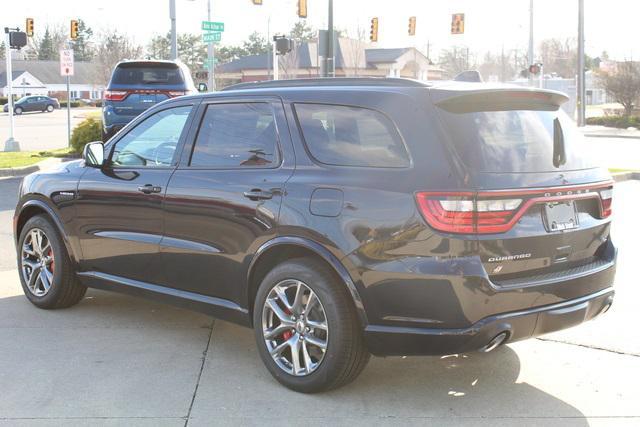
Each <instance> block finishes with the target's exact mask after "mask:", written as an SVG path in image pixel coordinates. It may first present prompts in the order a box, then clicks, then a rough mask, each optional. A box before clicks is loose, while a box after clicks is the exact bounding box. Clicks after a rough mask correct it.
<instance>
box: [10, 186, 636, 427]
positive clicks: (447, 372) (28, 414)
mask: <svg viewBox="0 0 640 427" xmlns="http://www.w3.org/2000/svg"><path fill="white" fill-rule="evenodd" d="M18 183H19V179H5V180H0V343H2V345H1V346H0V384H2V390H3V395H2V398H1V399H0V425H7V426H9V425H11V426H14V425H25V426H26V425H29V426H31V425H37V426H38V425H44V426H53V425H107V426H112V425H149V426H158V425H167V426H174V425H175V426H178V425H189V426H197V425H212V424H216V425H217V424H223V425H225V424H227V425H231V424H233V425H236V424H245V425H258V424H260V425H262V424H264V423H265V422H269V423H277V424H282V425H298V424H301V423H305V424H312V425H327V424H331V425H371V424H373V425H438V426H441V425H486V426H489V425H491V426H494V425H499V426H500V425H503V426H511V425H516V424H517V425H541V424H544V425H547V426H586V425H592V426H612V425H614V426H617V425H621V426H635V425H639V424H640V407H639V406H638V402H639V399H640V391H639V389H638V377H639V375H640V334H638V333H637V331H636V330H635V328H634V326H635V324H636V323H637V314H636V313H637V308H636V302H637V301H638V300H639V299H640V291H638V286H637V285H638V283H637V278H636V276H637V275H636V272H635V271H634V262H635V258H636V253H637V251H636V245H637V244H638V243H637V242H638V241H639V239H640V228H639V227H638V224H637V212H638V210H639V209H640V198H638V195H639V194H640V182H638V181H630V182H625V183H620V184H619V185H618V186H617V188H616V194H615V202H614V209H615V221H614V223H615V224H614V231H613V233H614V239H615V241H616V242H617V244H618V247H619V249H620V256H619V267H618V275H617V279H616V289H617V291H616V292H617V295H616V301H615V303H614V306H613V308H612V309H611V310H610V311H609V312H608V313H607V314H606V315H604V316H603V317H602V318H599V319H597V320H595V321H593V322H591V323H588V324H585V325H581V326H578V327H576V328H573V329H570V330H567V331H564V332H561V333H556V334H553V335H549V336H545V337H542V338H540V339H534V340H529V341H524V342H520V343H515V344H511V345H508V346H504V347H500V348H499V349H497V350H496V351H494V352H492V353H489V354H479V353H471V354H463V355H452V356H448V357H408V358H399V357H398V358H386V359H382V358H374V359H372V361H371V362H370V364H369V365H368V367H367V368H366V369H365V371H364V373H363V375H361V376H360V377H359V378H358V379H357V380H356V382H354V383H353V384H351V385H349V386H347V387H344V388H342V389H340V390H337V391H334V392H330V393H326V394H320V395H302V394H296V393H294V392H291V391H289V390H287V389H285V388H283V387H282V386H280V385H279V384H277V383H276V382H275V381H274V380H273V379H272V378H271V376H270V375H269V373H268V372H267V371H266V369H265V368H264V367H263V365H262V363H261V361H260V359H259V356H258V354H257V352H256V350H255V344H254V340H253V334H252V331H250V330H249V329H244V328H241V327H237V326H235V325H231V324H229V323H225V322H222V321H214V320H213V319H211V318H209V317H207V316H204V315H200V314H197V313H193V312H189V311H185V310H181V309H177V308H173V307H170V306H165V305H161V304H156V303H153V302H148V301H145V300H141V299H136V298H132V297H127V296H121V295H117V294H109V293H104V292H100V291H93V290H90V291H89V292H88V294H87V298H85V299H84V300H83V301H82V302H81V303H80V304H78V305H77V306H75V307H73V308H71V309H67V310H58V311H45V310H39V309H36V308H35V307H33V306H32V305H31V304H30V303H28V302H27V300H26V299H25V298H24V296H23V294H22V289H21V287H20V284H19V281H18V275H17V271H16V270H15V267H14V265H15V264H14V262H15V260H14V258H15V252H14V249H13V244H12V236H11V230H10V227H11V217H12V214H13V207H14V205H15V197H16V196H15V195H16V193H17V187H18Z"/></svg>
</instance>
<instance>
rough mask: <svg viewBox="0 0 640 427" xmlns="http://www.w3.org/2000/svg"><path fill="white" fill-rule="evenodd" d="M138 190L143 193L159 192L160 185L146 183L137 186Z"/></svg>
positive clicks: (160, 189)
mask: <svg viewBox="0 0 640 427" xmlns="http://www.w3.org/2000/svg"><path fill="white" fill-rule="evenodd" d="M138 191H139V192H141V193H144V194H151V193H160V192H161V191H162V187H160V186H157V185H151V184H146V185H141V186H140V187H138Z"/></svg>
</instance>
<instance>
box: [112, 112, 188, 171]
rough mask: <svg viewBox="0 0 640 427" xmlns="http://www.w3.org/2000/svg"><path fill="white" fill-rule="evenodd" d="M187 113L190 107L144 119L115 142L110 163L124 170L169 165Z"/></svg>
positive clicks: (159, 113)
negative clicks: (124, 168) (123, 167)
mask: <svg viewBox="0 0 640 427" xmlns="http://www.w3.org/2000/svg"><path fill="white" fill-rule="evenodd" d="M190 112H191V106H186V107H176V108H170V109H167V110H163V111H160V112H158V113H156V114H154V115H152V116H150V117H148V118H146V119H145V120H144V121H143V122H142V123H140V124H138V125H137V126H136V127H135V128H133V129H131V130H130V131H129V133H127V134H126V135H125V136H123V137H122V138H121V139H120V140H119V141H118V143H117V144H116V146H115V149H114V151H113V156H112V164H113V165H114V166H126V167H158V166H169V165H171V161H172V160H173V155H174V154H175V151H176V147H177V145H178V141H179V140H180V135H181V134H182V130H183V129H184V125H185V123H186V122H187V118H188V117H189V113H190Z"/></svg>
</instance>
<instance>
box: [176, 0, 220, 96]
mask: <svg viewBox="0 0 640 427" xmlns="http://www.w3.org/2000/svg"><path fill="white" fill-rule="evenodd" d="M174 1H175V0H174ZM207 21H211V0H207ZM213 49H214V47H213V42H209V43H208V44H207V59H208V61H209V70H208V71H209V72H208V73H207V75H208V76H209V78H208V85H209V92H213V91H215V90H216V80H215V75H214V73H215V68H216V62H215V59H214V51H213Z"/></svg>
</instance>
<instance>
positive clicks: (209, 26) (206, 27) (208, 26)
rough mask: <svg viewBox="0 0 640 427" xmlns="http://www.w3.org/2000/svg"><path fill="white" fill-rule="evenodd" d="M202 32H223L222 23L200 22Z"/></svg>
mask: <svg viewBox="0 0 640 427" xmlns="http://www.w3.org/2000/svg"><path fill="white" fill-rule="evenodd" d="M202 31H218V32H223V31H224V22H213V21H202Z"/></svg>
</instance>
